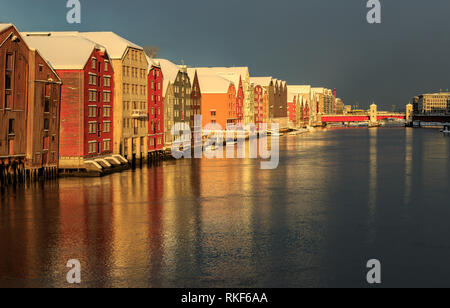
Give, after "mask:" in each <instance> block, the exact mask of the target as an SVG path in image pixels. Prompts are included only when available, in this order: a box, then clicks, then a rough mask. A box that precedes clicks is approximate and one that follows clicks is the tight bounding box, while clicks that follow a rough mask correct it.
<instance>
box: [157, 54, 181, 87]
mask: <svg viewBox="0 0 450 308" xmlns="http://www.w3.org/2000/svg"><path fill="white" fill-rule="evenodd" d="M154 61H157V62H159V64H160V66H161V71H162V73H163V76H164V79H163V96H166V91H167V88H168V87H169V84H171V83H172V84H173V83H175V80H176V79H177V76H178V73H179V72H180V68H179V67H178V65H176V64H175V63H173V62H170V61H169V60H166V59H154Z"/></svg>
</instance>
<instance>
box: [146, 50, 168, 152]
mask: <svg viewBox="0 0 450 308" xmlns="http://www.w3.org/2000/svg"><path fill="white" fill-rule="evenodd" d="M147 61H148V63H149V70H148V152H149V156H150V157H149V158H150V159H154V158H155V155H158V154H162V151H163V149H164V106H163V80H164V76H163V73H162V70H161V65H160V64H159V62H157V61H154V60H152V59H150V58H147ZM150 159H149V160H150Z"/></svg>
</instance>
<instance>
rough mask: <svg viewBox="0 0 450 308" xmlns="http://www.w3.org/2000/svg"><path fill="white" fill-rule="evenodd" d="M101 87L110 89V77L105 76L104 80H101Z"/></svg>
mask: <svg viewBox="0 0 450 308" xmlns="http://www.w3.org/2000/svg"><path fill="white" fill-rule="evenodd" d="M103 85H104V86H105V87H110V86H111V77H106V76H105V78H104V80H103Z"/></svg>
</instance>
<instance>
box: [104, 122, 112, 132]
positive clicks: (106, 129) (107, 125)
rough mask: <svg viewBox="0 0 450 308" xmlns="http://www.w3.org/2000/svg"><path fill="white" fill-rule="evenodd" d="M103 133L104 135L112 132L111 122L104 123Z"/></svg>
mask: <svg viewBox="0 0 450 308" xmlns="http://www.w3.org/2000/svg"><path fill="white" fill-rule="evenodd" d="M103 132H104V133H110V132H111V122H110V121H106V122H103Z"/></svg>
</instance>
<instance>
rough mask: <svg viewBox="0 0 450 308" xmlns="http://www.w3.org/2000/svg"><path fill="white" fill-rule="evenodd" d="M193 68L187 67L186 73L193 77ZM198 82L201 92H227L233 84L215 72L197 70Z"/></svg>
mask: <svg viewBox="0 0 450 308" xmlns="http://www.w3.org/2000/svg"><path fill="white" fill-rule="evenodd" d="M196 70H197V69H195V68H188V74H189V77H190V78H191V79H193V78H194V77H193V76H194V74H195V71H196ZM191 76H192V77H191ZM197 77H198V83H199V85H200V91H201V92H202V94H223V93H228V90H229V88H230V85H231V84H234V83H233V82H232V81H230V80H229V79H227V78H223V77H221V76H219V75H216V74H210V73H209V74H208V73H205V72H198V71H197Z"/></svg>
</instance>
